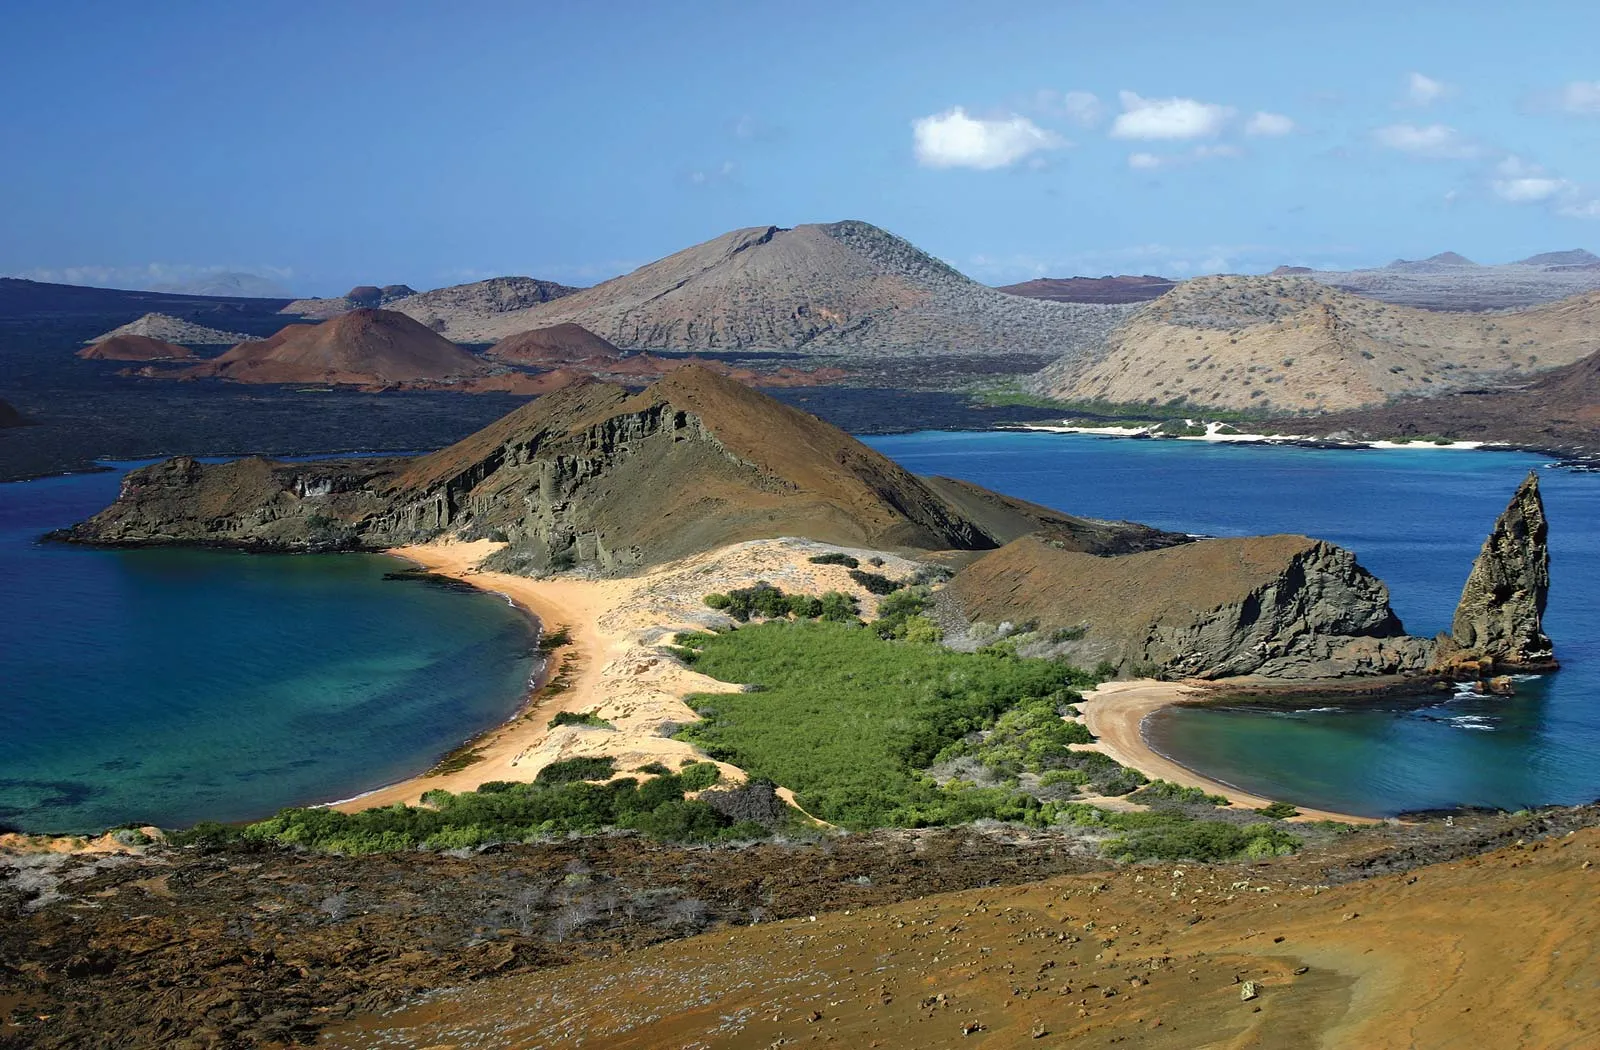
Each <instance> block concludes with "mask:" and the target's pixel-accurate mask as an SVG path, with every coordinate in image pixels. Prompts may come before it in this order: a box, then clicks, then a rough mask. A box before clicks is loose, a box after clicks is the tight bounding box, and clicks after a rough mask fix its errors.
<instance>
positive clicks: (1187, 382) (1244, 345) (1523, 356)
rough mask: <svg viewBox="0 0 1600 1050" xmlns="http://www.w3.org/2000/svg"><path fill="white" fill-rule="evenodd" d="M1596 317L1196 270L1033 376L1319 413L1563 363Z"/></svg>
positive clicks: (1086, 388) (1081, 396)
mask: <svg viewBox="0 0 1600 1050" xmlns="http://www.w3.org/2000/svg"><path fill="white" fill-rule="evenodd" d="M1596 325H1600V294H1591V295H1588V296H1582V297H1578V298H1575V299H1571V300H1566V301H1563V302H1560V303H1554V304H1550V305H1546V306H1539V307H1534V308H1531V309H1528V310H1523V311H1520V312H1517V313H1508V314H1466V313H1447V312H1442V311H1433V310H1420V309H1416V308H1413V307H1403V306H1391V305H1388V304H1386V303H1380V302H1377V301H1374V300H1372V299H1366V298H1362V297H1359V296H1354V295H1350V294H1347V293H1344V292H1341V291H1339V290H1337V289H1334V288H1329V287H1327V286H1326V285H1323V284H1320V283H1319V282H1317V281H1316V280H1313V279H1311V278H1307V277H1198V278H1195V279H1194V280H1192V281H1185V282H1184V283H1183V284H1181V285H1179V286H1178V287H1177V288H1175V289H1173V290H1172V291H1171V292H1168V293H1167V294H1166V295H1165V296H1163V297H1161V298H1160V299H1157V300H1156V301H1154V302H1152V303H1147V304H1146V305H1144V306H1142V307H1139V308H1138V310H1136V311H1135V312H1134V313H1133V314H1132V315H1130V316H1129V318H1128V320H1127V321H1126V322H1125V323H1124V324H1123V325H1122V326H1121V327H1119V328H1117V329H1116V330H1115V331H1114V332H1112V333H1111V334H1110V336H1109V337H1108V338H1107V339H1106V340H1105V342H1104V343H1103V344H1102V345H1101V346H1100V347H1099V348H1097V349H1096V350H1095V351H1094V352H1093V353H1091V354H1090V355H1089V356H1087V357H1083V356H1075V355H1069V356H1066V357H1064V358H1063V359H1062V360H1061V361H1058V362H1056V363H1055V364H1052V365H1050V366H1049V367H1048V368H1046V369H1045V370H1044V371H1042V372H1040V373H1038V374H1037V375H1036V376H1035V377H1033V379H1032V380H1031V383H1032V385H1033V388H1034V389H1035V390H1036V391H1037V392H1038V393H1041V394H1044V395H1047V396H1050V397H1056V398H1060V399H1063V400H1069V401H1088V400H1102V401H1111V402H1121V403H1147V404H1169V403H1173V402H1183V403H1187V404H1191V405H1195V406H1210V407H1215V408H1230V409H1252V408H1253V409H1269V410H1274V411H1279V412H1299V411H1316V412H1326V411H1334V410H1341V409H1348V408H1356V407H1358V406H1364V405H1372V404H1381V403H1382V402H1384V401H1386V400H1388V399H1389V398H1392V397H1401V396H1406V395H1419V394H1434V393H1441V392H1444V391H1446V390H1451V389H1461V388H1462V387H1465V386H1468V385H1472V384H1476V383H1481V382H1484V381H1486V380H1491V379H1497V378H1503V377H1506V376H1516V375H1523V376H1526V375H1529V374H1532V373H1535V372H1538V371H1541V370H1544V369H1549V368H1552V367H1555V366H1558V365H1564V364H1567V363H1569V362H1572V361H1575V360H1577V359H1578V358H1580V357H1582V356H1584V355H1585V354H1587V353H1589V352H1591V351H1592V350H1593V349H1594V347H1595V335H1594V333H1595V332H1596V331H1597V328H1596Z"/></svg>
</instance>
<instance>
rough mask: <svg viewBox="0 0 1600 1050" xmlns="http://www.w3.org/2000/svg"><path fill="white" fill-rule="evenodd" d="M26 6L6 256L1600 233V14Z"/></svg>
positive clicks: (1510, 255) (8, 261)
mask: <svg viewBox="0 0 1600 1050" xmlns="http://www.w3.org/2000/svg"><path fill="white" fill-rule="evenodd" d="M993 6H995V5H990V4H975V3H926V2H924V3H889V2H879V3H854V4H850V3H830V2H812V3H807V4H803V5H796V4H777V3H761V2H745V3H710V2H703V3H697V2H692V0H685V2H682V3H670V4H669V3H649V4H646V3H637V2H630V0H615V2H611V3H605V4H589V3H584V4H579V3H561V4H556V3H545V4H534V3H488V2H474V3H460V4H450V5H446V4H443V3H410V2H404V0H389V2H385V3H377V2H362V3H330V4H312V3H267V2H254V3H245V2H240V3H229V4H216V3H206V4H198V3H196V4H187V3H181V2H177V0H167V2H163V3H159V4H127V3H69V2H61V3H55V4H49V5H46V4H31V5H24V4H17V5H13V6H12V7H10V8H9V9H8V10H7V13H6V16H5V32H4V33H3V34H0V97H3V98H4V99H5V100H6V104H5V106H4V107H3V108H0V141H3V142H4V143H5V159H4V162H3V163H0V191H3V195H0V273H5V274H17V275H28V276H35V277H38V278H41V279H56V280H74V281H78V282H80V283H107V284H121V285H124V286H132V285H138V284H150V283H158V282H160V281H162V280H170V279H181V278H183V277H185V276H187V275H194V274H202V273H205V272H207V271H211V270H218V269H228V270H243V271H249V272H254V273H260V274H266V275H270V276H275V277H277V278H278V279H280V280H281V281H282V282H283V283H284V284H286V285H287V286H289V287H291V288H293V289H294V290H295V291H296V292H299V293H301V294H312V293H315V294H329V293H338V292H341V291H343V290H344V289H345V288H346V287H348V286H350V285H351V284H354V283H367V282H371V283H379V284H382V283H391V282H405V283H409V284H411V285H414V286H416V287H419V288H421V287H435V286H438V285H441V284H448V283H455V282H458V281H463V280H472V279H477V278H479V277H485V276H492V275H496V274H502V273H523V274H529V275H533V276H539V277H547V278H551V279H555V280H561V281H566V282H568V283H575V284H589V283H593V282H595V281H598V280H601V279H604V278H606V277H609V276H614V275H615V274H617V273H620V272H623V271H625V270H627V269H630V268H632V267H634V266H636V265H639V264H641V263H644V262H647V261H649V260H651V259H655V258H658V257H659V256H661V255H664V254H667V253H669V252H672V251H675V250H677V249H679V248H682V247H685V246H687V245H689V244H693V243H695V242H698V241H701V240H704V239H706V238H709V237H712V236H715V235H717V234H719V233H721V232H724V231H726V230H728V229H732V228H735V227H739V226H751V225H761V224H767V223H776V224H779V225H786V226H787V225H794V224H797V223H802V222H826V221H833V220H837V219H843V218H858V219H864V220H866V221H868V222H872V223H876V224H878V225H880V226H883V227H885V228H887V229H889V230H892V231H894V232H895V233H898V234H900V235H901V236H904V237H906V238H908V239H909V240H911V241H912V242H914V243H915V244H917V245H919V246H920V247H923V248H925V249H927V250H928V251H931V252H933V253H934V254H936V255H938V256H940V257H941V258H943V259H945V260H947V261H949V262H950V263H952V264H954V265H955V266H957V267H959V268H960V269H962V270H963V271H965V272H967V273H969V274H971V275H972V276H974V277H976V278H978V279H980V280H985V281H990V282H994V283H1002V282H1005V281H1011V280H1020V279H1024V278H1027V277H1032V276H1039V275H1053V276H1066V275H1070V274H1102V273H1112V272H1133V273H1141V272H1150V273H1162V274H1167V275H1173V276H1186V275H1190V274H1194V273H1200V272H1209V271H1232V272H1253V271H1261V270H1265V269H1270V268H1271V267H1272V266H1275V265H1277V264H1279V263H1297V264H1309V265H1317V266H1328V267H1333V268H1347V267H1351V266H1358V265H1371V264H1381V263H1384V262H1387V261H1388V260H1390V259H1392V258H1395V257H1400V256H1403V257H1413V258H1414V257H1420V256H1425V255H1429V254H1432V253H1434V252H1438V251H1443V250H1446V249H1451V250H1455V251H1459V252H1462V253H1464V254H1466V255H1468V256H1470V257H1472V258H1475V259H1478V260H1479V261H1486V262H1495V261H1505V260H1509V259H1514V258H1520V257H1522V256H1525V255H1528V254H1531V253H1533V252H1536V251H1546V250H1554V249H1563V248H1571V247H1590V248H1595V249H1597V250H1600V48H1597V47H1596V45H1595V41H1596V40H1597V39H1600V4H1596V3H1594V2H1592V0H1589V2H1573V3H1563V2H1545V3H1537V4H1529V5H1522V6H1520V7H1519V6H1517V5H1508V4H1503V3H1492V4H1491V3H1479V2H1471V0H1456V2H1451V3H1443V2H1440V3H1433V2H1427V0H1403V2H1400V3H1396V2H1393V0H1390V2H1387V3H1368V2H1363V0H1353V2H1345V3H1342V4H1339V5H1306V4H1283V3H1280V2H1272V3H1267V2H1261V3H1257V2H1252V0H1239V2H1219V3H1210V4H1199V3H1192V2H1183V3H1178V2H1172V3H1164V2H1146V3H1142V4H1125V3H1109V2H1108V3H1056V4H1037V5H1021V4H1016V5H1009V6H1010V7H1012V8H1018V9H1021V8H1028V10H1014V11H1007V12H1003V13H996V12H995V11H993V10H991V7H993Z"/></svg>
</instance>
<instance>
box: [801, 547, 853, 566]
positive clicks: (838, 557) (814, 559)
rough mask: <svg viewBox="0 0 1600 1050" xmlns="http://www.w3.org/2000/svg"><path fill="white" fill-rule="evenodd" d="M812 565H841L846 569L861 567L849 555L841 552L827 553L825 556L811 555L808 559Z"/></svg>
mask: <svg viewBox="0 0 1600 1050" xmlns="http://www.w3.org/2000/svg"><path fill="white" fill-rule="evenodd" d="M809 560H810V562H811V564H813V565H843V566H844V567H845V568H847V569H854V568H857V567H859V566H860V565H861V563H860V562H859V561H856V560H855V559H854V558H852V557H850V555H848V554H845V553H844V552H843V551H829V552H828V553H827V554H813V555H812V556H811V558H810V559H809Z"/></svg>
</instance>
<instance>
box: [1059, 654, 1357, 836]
mask: <svg viewBox="0 0 1600 1050" xmlns="http://www.w3.org/2000/svg"><path fill="white" fill-rule="evenodd" d="M1199 695H1200V691H1199V690H1198V689H1196V688H1194V687H1193V686H1187V685H1184V684H1183V683H1181V682H1162V681H1158V680H1157V679H1154V678H1136V679H1133V680H1131V681H1125V682H1106V683H1105V684H1103V685H1099V686H1096V687H1095V688H1094V689H1090V690H1088V691H1087V692H1085V693H1084V694H1083V703H1082V704H1080V705H1079V710H1081V711H1082V712H1083V721H1084V724H1085V725H1086V726H1088V728H1089V732H1091V733H1093V734H1094V735H1095V737H1096V738H1097V740H1096V742H1095V743H1093V744H1079V745H1077V746H1078V747H1079V748H1081V749H1083V750H1092V751H1099V752H1102V753H1104V754H1106V755H1109V756H1111V757H1112V758H1114V759H1116V760H1117V761H1118V762H1121V763H1122V764H1123V765H1125V766H1129V767H1131V768H1133V769H1137V770H1138V771H1139V772H1141V773H1143V774H1144V775H1145V776H1147V777H1152V778H1159V779H1161V780H1167V781H1170V782H1172V783H1174V784H1182V785H1183V786H1184V787H1195V788H1200V789H1201V790H1203V791H1207V792H1210V793H1212V794H1215V795H1223V796H1226V797H1227V799H1228V800H1229V802H1230V803H1231V806H1230V808H1233V809H1260V808H1261V807H1262V806H1265V805H1268V804H1269V803H1271V802H1274V801H1277V800H1275V799H1270V798H1263V797H1262V796H1260V795H1252V794H1250V793H1249V792H1247V791H1241V790H1239V789H1238V788H1235V787H1230V786H1229V785H1227V784H1224V783H1222V782H1220V781H1216V780H1211V779H1209V778H1207V777H1204V776H1202V775H1200V774H1199V773H1196V772H1195V771H1194V770H1192V769H1189V768H1188V767H1186V766H1181V765H1179V764H1178V763H1176V762H1174V761H1173V760H1172V759H1170V758H1168V757H1167V756H1165V755H1163V754H1161V753H1160V752H1158V751H1156V750H1155V749H1154V748H1152V747H1151V746H1150V744H1149V742H1147V741H1146V740H1145V737H1144V720H1145V719H1146V718H1148V717H1149V716H1150V715H1152V714H1154V713H1155V712H1157V711H1159V710H1161V709H1162V708H1164V707H1170V706H1172V705H1173V704H1181V703H1183V702H1185V701H1186V700H1191V699H1195V698H1197V697H1199ZM1295 808H1297V809H1299V810H1300V816H1298V817H1295V818H1292V819H1294V820H1338V821H1343V822H1345V823H1349V824H1377V823H1382V822H1381V821H1378V820H1375V819H1373V818H1372V817H1358V816H1354V815H1353V814H1349V813H1333V812H1330V811H1327V810H1320V809H1307V808H1306V807H1304V806H1300V805H1298V804H1297V805H1296V807H1295Z"/></svg>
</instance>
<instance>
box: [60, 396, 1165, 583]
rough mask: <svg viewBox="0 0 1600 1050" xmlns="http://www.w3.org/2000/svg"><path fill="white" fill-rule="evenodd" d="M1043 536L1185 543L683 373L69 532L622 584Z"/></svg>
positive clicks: (193, 474) (198, 480) (234, 477)
mask: <svg viewBox="0 0 1600 1050" xmlns="http://www.w3.org/2000/svg"><path fill="white" fill-rule="evenodd" d="M985 497H987V498H985ZM1041 528H1049V529H1052V530H1057V531H1059V532H1061V533H1062V534H1063V535H1067V534H1070V535H1072V536H1074V537H1076V542H1077V543H1078V545H1079V546H1081V547H1084V548H1093V549H1098V550H1121V549H1138V548H1143V547H1149V546H1153V545H1157V544H1161V543H1183V542H1185V541H1186V537H1183V536H1179V535H1174V534H1172V533H1162V532H1159V531H1158V530H1153V529H1148V528H1146V527H1144V526H1134V525H1127V524H1125V523H1115V522H1091V521H1088V520H1086V519H1079V518H1073V517H1072V516H1070V515H1063V514H1060V513H1058V512H1055V511H1049V510H1046V509H1045V508H1037V507H1032V506H1031V505H1029V504H1026V503H1022V502H1021V501H1016V500H1008V499H1006V498H1005V497H1001V496H997V495H995V494H993V493H983V490H977V489H975V487H973V486H962V485H960V483H954V482H943V481H933V480H929V479H923V478H919V477H916V476H915V475H912V474H910V473H908V472H907V471H905V470H904V469H902V468H901V467H899V466H898V465H896V464H895V463H894V462H893V461H891V460H889V459H888V458H886V457H885V456H883V455H881V454H879V453H878V452H875V451H873V450H872V449H870V448H868V447H867V446H865V445H863V444H861V443H860V442H859V441H857V440H855V439H854V438H852V437H850V436H849V435H848V434H845V433H843V432H842V431H840V430H837V429H835V428H834V427H832V426H829V425H828V424H826V423H823V422H822V421H821V420H819V419H817V418H816V417H814V416H809V415H807V414H805V413H803V412H800V411H799V410H797V409H793V408H789V407H787V406H785V405H782V404H780V403H779V402H776V401H774V400H772V399H771V398H768V397H766V396H765V395H763V394H760V393H757V392H756V391H754V390H751V389H749V388H748V387H745V386H743V385H741V384H739V383H737V382H734V381H732V380H730V379H726V378H724V377H722V376H719V375H716V374H715V373H712V372H710V371H707V370H705V369H701V368H696V367H686V368H682V369H679V370H678V371H677V372H674V373H673V374H671V375H670V376H668V377H666V378H665V379H663V380H661V381H660V382H658V383H656V384H655V385H654V386H652V387H650V388H648V389H646V390H644V391H643V392H641V393H638V394H633V395H630V394H629V393H628V392H627V391H626V390H624V389H623V388H621V387H616V386H610V385H607V384H602V383H594V382H578V383H575V384H574V385H572V386H569V387H567V388H566V389H563V390H560V391H557V392H555V393H553V394H548V395H546V396H544V397H541V398H539V399H538V400H536V401H533V402H530V403H529V404H527V405H525V406H523V407H522V408H519V409H517V410H516V411H514V412H512V413H511V414H509V415H507V416H505V417H503V418H502V419H500V420H498V421H496V422H495V423H493V424H491V425H490V426H488V427H486V428H484V429H483V430H481V431H479V432H478V433H476V434H473V435H472V436H471V437H468V438H467V439H465V440H464V441H461V442H458V443H457V444H455V445H452V446H450V447H449V448H446V449H442V450H440V451H439V452H435V453H433V454H432V455H428V456H422V457H419V458H416V459H412V460H350V461H323V462H318V463H312V464H288V463H272V462H269V461H266V460H260V459H251V460H240V461H236V462H233V463H228V464H222V465H218V466H207V465H203V464H200V463H197V462H195V461H194V460H192V459H177V460H170V461H168V462H166V463H163V464H159V465H157V466H154V467H146V468H143V469H141V470H137V471H134V472H133V473H131V474H129V475H128V477H127V479H126V481H125V482H124V485H123V491H122V494H121V496H120V497H119V498H118V500H117V502H116V503H115V504H114V505H112V506H111V507H109V508H107V509H106V510H105V511H103V512H101V513H100V514H98V515H96V516H95V517H94V518H93V519H91V520H90V521H88V522H85V523H83V524H82V525H79V526H77V527H76V528H74V529H73V530H71V532H70V533H69V538H72V539H78V540H83V541H87V542H103V543H125V544H134V543H215V544H226V545H232V546H240V547H256V548H263V549H285V550H302V549H318V548H325V547H330V546H331V547H359V548H368V549H375V548H384V547H390V546H394V545H396V544H400V543H407V542H414V541H419V540H426V539H430V538H433V537H436V536H439V535H441V534H456V535H464V536H472V537H483V536H488V537H492V538H504V539H505V540H507V541H508V542H509V545H510V546H509V547H508V550H507V552H506V553H505V554H504V556H503V559H502V560H503V562H504V564H505V565H506V566H508V567H510V568H514V569H517V570H519V571H526V572H541V571H544V570H546V569H549V568H551V567H561V566H585V567H590V568H593V569H596V570H599V571H602V572H608V573H624V572H628V571H631V570H633V569H635V568H640V567H644V566H648V565H653V564H657V563H660V562H663V561H668V560H671V559H674V558H678V557H682V556H685V555H688V554H693V553H697V552H700V551H704V550H710V549H713V548H716V547H720V546H724V545H726V544H729V543H736V542H739V541H741V540H750V539H765V538H772V537H779V536H804V537H808V538H811V539H816V540H821V541H824V542H830V543H839V544H843V545H847V546H857V547H868V548H874V549H896V548H907V549H916V550H943V549H950V548H957V549H968V550H988V549H992V548H994V547H996V546H999V545H1000V544H1001V543H1004V542H1007V541H1009V540H1011V539H1014V538H1016V537H1017V536H1020V535H1022V534H1024V533H1027V532H1032V531H1035V530H1038V529H1041Z"/></svg>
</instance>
